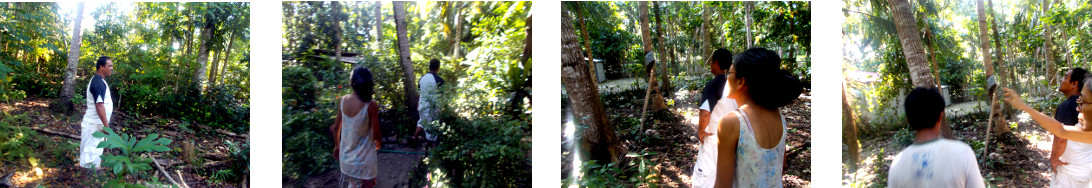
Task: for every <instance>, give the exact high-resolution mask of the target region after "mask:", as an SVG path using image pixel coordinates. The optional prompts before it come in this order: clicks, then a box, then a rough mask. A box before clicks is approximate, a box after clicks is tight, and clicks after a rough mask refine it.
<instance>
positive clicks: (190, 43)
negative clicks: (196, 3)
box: [186, 15, 194, 55]
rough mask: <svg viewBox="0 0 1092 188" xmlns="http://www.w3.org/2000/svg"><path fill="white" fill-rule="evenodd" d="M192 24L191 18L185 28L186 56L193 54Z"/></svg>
mask: <svg viewBox="0 0 1092 188" xmlns="http://www.w3.org/2000/svg"><path fill="white" fill-rule="evenodd" d="M190 16H193V15H190ZM193 22H194V21H193V20H192V17H191V20H190V21H189V24H188V26H187V27H186V55H190V54H193Z"/></svg>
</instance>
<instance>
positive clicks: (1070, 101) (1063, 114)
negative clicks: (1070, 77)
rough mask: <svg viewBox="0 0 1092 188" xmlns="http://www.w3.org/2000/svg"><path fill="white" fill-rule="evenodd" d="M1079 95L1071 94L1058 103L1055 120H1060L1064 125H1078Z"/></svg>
mask: <svg viewBox="0 0 1092 188" xmlns="http://www.w3.org/2000/svg"><path fill="white" fill-rule="evenodd" d="M1077 96H1078V95H1074V96H1070V97H1069V98H1066V99H1065V101H1062V103H1061V104H1058V109H1056V110H1054V120H1058V122H1061V123H1062V125H1076V124H1077V114H1078V113H1080V112H1078V111H1077Z"/></svg>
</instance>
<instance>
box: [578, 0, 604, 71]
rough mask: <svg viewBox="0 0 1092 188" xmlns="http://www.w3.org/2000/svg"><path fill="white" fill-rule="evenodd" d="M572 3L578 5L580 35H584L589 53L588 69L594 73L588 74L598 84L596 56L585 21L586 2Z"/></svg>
mask: <svg viewBox="0 0 1092 188" xmlns="http://www.w3.org/2000/svg"><path fill="white" fill-rule="evenodd" d="M572 3H573V5H576V6H574V7H576V16H577V17H579V18H578V19H580V35H581V36H583V37H584V52H585V53H587V54H588V55H587V59H588V70H591V71H590V72H591V73H592V74H589V75H588V76H591V79H592V80H595V81H596V82H592V83H593V84H598V83H597V82H598V81H599V78H597V77H596V74H595V73H596V71H595V58H593V56H592V49H591V37H590V36H588V27H587V25H586V23H584V22H585V21H586V17H585V16H584V11H585V10H584V7H583V5H582V3H584V2H572ZM596 87H599V86H596Z"/></svg>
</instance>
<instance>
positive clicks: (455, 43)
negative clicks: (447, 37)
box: [448, 1, 462, 61]
mask: <svg viewBox="0 0 1092 188" xmlns="http://www.w3.org/2000/svg"><path fill="white" fill-rule="evenodd" d="M449 3H450V4H448V5H449V6H451V7H452V8H451V11H453V13H452V17H453V18H454V19H453V20H454V21H453V22H455V23H454V24H452V25H455V30H454V31H455V33H453V34H452V35H451V54H452V55H451V57H452V58H451V60H452V61H457V60H458V59H459V42H461V41H460V40H461V38H462V31H461V30H462V25H461V24H462V21H461V20H462V18H460V17H459V16H461V15H459V13H460V12H462V11H460V10H461V7H455V4H456V3H459V2H458V1H451V2H449Z"/></svg>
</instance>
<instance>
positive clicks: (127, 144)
mask: <svg viewBox="0 0 1092 188" xmlns="http://www.w3.org/2000/svg"><path fill="white" fill-rule="evenodd" d="M103 131H104V132H105V133H104V132H95V133H93V134H91V135H92V136H94V137H95V138H105V139H106V140H104V141H102V142H100V143H99V145H98V148H104V149H119V150H121V151H120V152H119V154H118V155H114V154H103V155H102V156H100V157H101V158H102V166H105V167H108V168H110V169H112V170H113V173H114V175H115V176H116V177H115V179H114V180H113V181H110V182H107V185H105V186H107V187H114V186H116V185H119V184H126V183H123V182H122V180H123V179H124V178H125V176H126V174H141V173H143V172H145V171H147V170H151V169H152V167H151V165H150V164H151V163H152V159H149V158H146V157H144V156H141V155H140V154H142V153H150V152H165V151H170V150H171V149H170V148H168V147H167V146H168V145H170V144H171V139H167V138H159V134H154V133H153V134H149V135H148V136H147V137H144V138H143V139H139V141H138V140H137V138H136V137H129V134H118V133H115V132H114V129H113V128H110V127H103Z"/></svg>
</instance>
